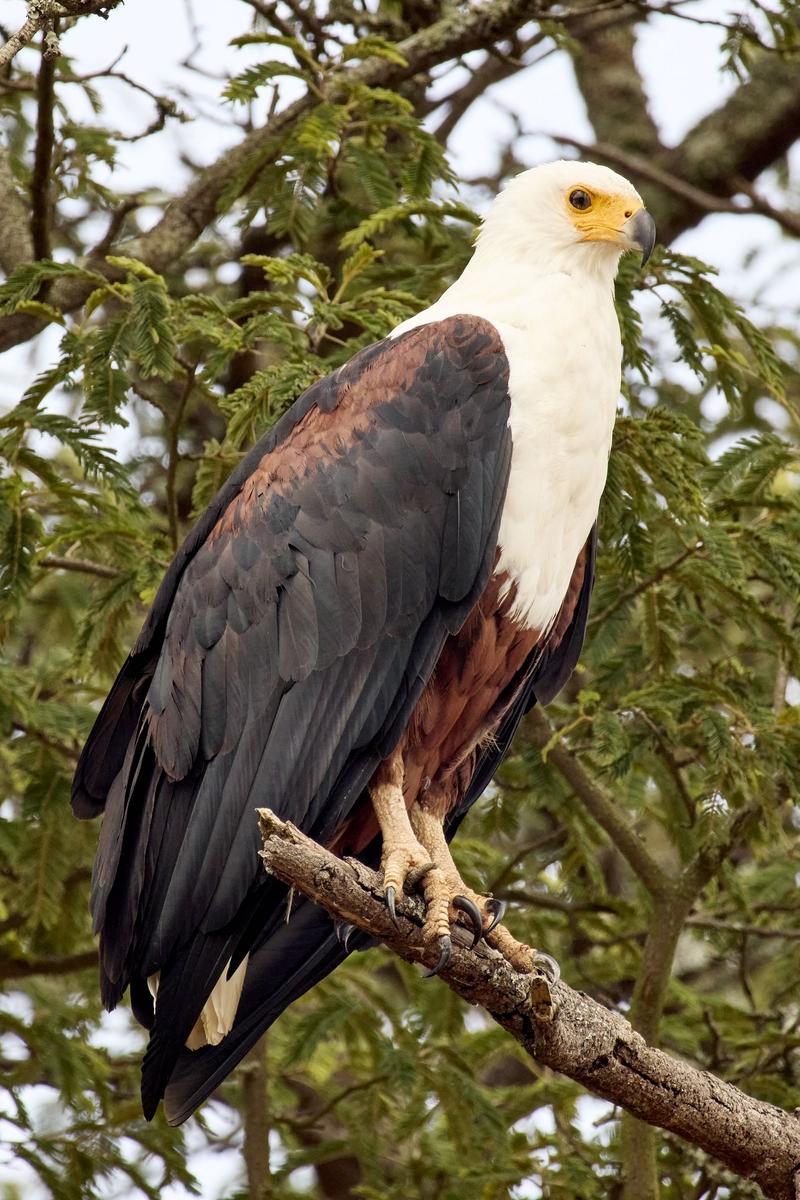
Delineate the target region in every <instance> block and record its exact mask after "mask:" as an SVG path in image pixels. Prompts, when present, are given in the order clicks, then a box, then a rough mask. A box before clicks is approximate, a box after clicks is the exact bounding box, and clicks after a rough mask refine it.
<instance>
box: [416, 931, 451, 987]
mask: <svg viewBox="0 0 800 1200" xmlns="http://www.w3.org/2000/svg"><path fill="white" fill-rule="evenodd" d="M452 953H453V943H452V942H451V941H450V937H449V935H448V934H445V936H444V937H440V938H439V961H438V962H437V964H436V966H435V967H434V968H433V970H432V971H425V972H423V975H422V978H423V979H433V977H434V975H438V974H439V972H440V971H443V970H444V969H445V967H446V966H447V964H448V963H449V962H450V956H451V955H452Z"/></svg>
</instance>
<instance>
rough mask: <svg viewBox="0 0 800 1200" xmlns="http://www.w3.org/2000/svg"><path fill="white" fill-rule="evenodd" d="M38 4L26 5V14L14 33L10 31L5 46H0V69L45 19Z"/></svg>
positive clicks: (22, 48) (21, 47) (25, 44)
mask: <svg viewBox="0 0 800 1200" xmlns="http://www.w3.org/2000/svg"><path fill="white" fill-rule="evenodd" d="M46 19H47V18H46V16H45V14H44V13H43V12H42V11H41V9H40V7H39V5H38V4H29V5H28V15H27V17H26V18H25V20H24V22H23V23H22V25H20V27H19V29H18V30H17V32H16V33H12V35H11V37H10V38H9V39H8V41H7V42H6V44H5V46H0V69H2V68H3V67H7V66H8V64H9V63H10V62H12V61H13V59H14V58H15V56H16V55H17V54H19V52H20V50H24V49H25V47H26V46H27V45H28V42H30V40H31V39H32V38H34V37H36V34H37V33H38V32H39V30H40V29H41V28H42V26H43V25H44V23H45V20H46Z"/></svg>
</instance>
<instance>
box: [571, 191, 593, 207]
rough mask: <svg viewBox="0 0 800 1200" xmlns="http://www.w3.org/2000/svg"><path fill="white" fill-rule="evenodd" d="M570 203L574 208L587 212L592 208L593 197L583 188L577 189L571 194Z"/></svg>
mask: <svg viewBox="0 0 800 1200" xmlns="http://www.w3.org/2000/svg"><path fill="white" fill-rule="evenodd" d="M569 202H570V204H571V205H572V207H573V208H577V209H579V210H580V211H581V212H585V211H586V209H587V208H591V207H592V197H591V196H590V195H589V193H588V192H585V191H584V190H583V188H575V191H574V192H570V194H569Z"/></svg>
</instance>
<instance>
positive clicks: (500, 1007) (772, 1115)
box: [260, 809, 800, 1200]
mask: <svg viewBox="0 0 800 1200" xmlns="http://www.w3.org/2000/svg"><path fill="white" fill-rule="evenodd" d="M260 816H261V822H262V833H263V835H264V850H263V852H262V857H263V859H264V862H265V865H266V868H267V870H268V871H269V872H270V873H271V874H273V875H275V876H276V877H277V878H278V879H281V880H283V881H284V882H285V883H289V884H291V885H292V886H294V887H295V888H297V889H298V891H300V892H302V893H303V894H304V895H306V896H309V897H310V898H311V899H312V900H314V901H316V902H317V903H318V904H321V905H322V906H323V907H324V908H326V909H327V910H328V912H329V913H331V915H332V916H333V917H335V918H337V919H339V920H344V921H349V922H352V923H353V924H355V925H357V926H358V927H359V928H360V929H363V930H365V931H366V932H367V933H369V934H371V935H372V936H373V937H376V938H379V939H380V940H381V941H383V942H384V943H385V944H386V945H387V946H388V947H389V949H390V950H392V951H393V952H394V953H396V954H397V955H398V956H399V957H400V958H403V959H405V960H406V961H407V962H413V963H420V962H424V963H426V964H427V965H429V966H430V965H432V964H433V962H434V960H435V958H436V951H435V950H434V949H432V948H431V947H430V946H427V945H426V944H425V943H424V942H423V941H422V936H421V928H422V923H423V919H424V914H423V910H422V904H421V901H419V900H418V899H417V898H416V897H403V898H402V900H401V902H400V904H399V909H398V912H399V920H398V925H397V927H395V926H394V925H393V924H392V921H391V918H390V917H389V914H388V911H387V909H386V905H385V903H384V901H383V893H382V888H381V882H380V876H379V875H377V874H376V873H375V872H374V871H370V870H369V869H368V868H367V867H365V866H363V865H362V864H361V863H356V862H352V861H350V860H348V861H343V860H341V859H339V858H336V856H335V855H333V854H331V853H330V851H328V850H325V849H324V848H322V847H321V846H318V845H316V843H314V842H312V841H311V840H310V839H309V838H307V837H305V835H304V834H302V833H300V832H299V830H297V829H295V828H294V826H292V825H290V824H289V823H288V822H283V821H280V820H279V819H278V818H277V817H275V815H274V814H273V813H271V812H269V811H268V810H266V809H262V810H260ZM442 978H443V979H444V981H445V982H446V983H447V985H448V986H449V987H450V988H451V989H452V990H453V991H454V992H455V993H456V994H457V995H459V996H461V997H462V999H464V1000H466V1001H468V1003H470V1004H478V1005H481V1006H482V1007H483V1008H485V1009H486V1010H487V1012H488V1013H489V1014H490V1016H491V1017H492V1018H493V1019H494V1020H495V1021H496V1022H497V1023H498V1024H499V1025H501V1026H502V1027H503V1028H504V1029H505V1030H506V1031H507V1032H508V1033H509V1034H510V1035H511V1036H512V1037H514V1038H515V1039H516V1040H517V1041H518V1042H519V1043H520V1045H521V1046H522V1047H523V1048H524V1049H525V1050H526V1051H527V1053H528V1054H530V1055H531V1057H532V1058H534V1059H536V1061H537V1062H539V1063H541V1064H542V1065H544V1066H547V1067H550V1068H552V1069H553V1070H555V1071H559V1072H561V1073H562V1074H564V1075H568V1076H569V1077H570V1078H571V1079H574V1080H576V1081H577V1082H578V1083H580V1084H581V1085H582V1086H583V1087H585V1088H587V1089H588V1090H589V1091H591V1092H594V1093H595V1094H596V1095H598V1096H601V1097H603V1099H605V1100H609V1101H611V1102H612V1103H614V1104H617V1105H619V1106H620V1107H621V1108H623V1109H625V1111H626V1112H629V1113H632V1114H633V1115H634V1116H636V1117H639V1118H640V1119H641V1120H643V1121H646V1122H647V1123H648V1124H651V1125H655V1126H658V1127H660V1128H662V1129H667V1130H670V1131H671V1132H672V1133H676V1134H677V1135H678V1136H679V1137H682V1138H684V1139H685V1140H686V1141H688V1142H690V1143H692V1144H693V1145H696V1146H699V1147H701V1148H702V1149H703V1150H705V1151H706V1152H707V1153H709V1154H712V1155H714V1156H715V1157H716V1158H718V1159H720V1161H721V1162H723V1163H725V1165H726V1166H727V1167H729V1168H730V1169H731V1170H733V1171H735V1172H736V1173H737V1174H738V1175H740V1176H742V1177H743V1178H746V1179H752V1180H754V1181H755V1182H756V1183H758V1184H759V1185H760V1187H761V1188H762V1189H763V1191H764V1194H765V1196H767V1197H768V1198H770V1200H797V1194H798V1188H799V1187H800V1121H798V1120H797V1119H796V1118H795V1117H794V1116H792V1115H790V1114H788V1113H785V1112H783V1111H782V1110H781V1109H779V1108H775V1107H774V1106H773V1105H771V1104H765V1103H763V1102H762V1101H759V1100H754V1099H752V1098H751V1097H749V1096H747V1095H745V1094H744V1093H743V1092H741V1091H739V1089H738V1088H736V1087H734V1086H733V1085H732V1084H729V1083H726V1082H725V1081H723V1080H721V1079H717V1078H715V1077H714V1076H713V1075H710V1074H709V1073H708V1072H706V1071H698V1070H697V1069H696V1068H694V1067H691V1066H689V1065H688V1064H687V1063H683V1062H679V1061H677V1060H675V1059H672V1058H670V1057H669V1056H668V1055H666V1054H664V1053H663V1052H662V1051H660V1050H656V1049H654V1048H653V1047H651V1046H648V1045H647V1043H646V1042H645V1041H644V1039H643V1038H642V1037H640V1036H639V1034H637V1033H635V1032H634V1030H633V1029H632V1028H631V1026H630V1025H629V1023H628V1022H627V1021H626V1020H624V1019H623V1018H622V1017H621V1016H620V1015H619V1014H618V1013H615V1012H611V1011H609V1010H607V1009H604V1008H603V1007H602V1006H601V1005H599V1004H597V1003H596V1002H595V1001H594V1000H592V999H591V998H590V997H589V996H586V995H583V994H582V993H580V992H575V991H573V990H572V988H570V987H568V986H567V985H566V984H565V983H558V984H555V985H553V986H552V988H551V991H552V999H553V1001H554V1008H555V1015H553V1013H552V1011H548V1010H547V1009H546V1008H544V1007H542V1006H541V1000H540V997H541V991H542V988H543V987H544V988H546V987H547V986H548V985H547V984H546V983H545V982H544V977H543V976H537V975H534V976H530V975H521V974H518V973H517V972H516V971H515V970H514V969H513V968H512V967H511V966H510V965H509V964H508V963H507V962H505V960H504V959H503V958H501V957H500V955H499V954H497V953H496V952H495V951H493V950H491V949H489V948H488V947H486V946H484V945H481V946H479V947H478V949H477V950H474V951H472V950H466V949H464V948H462V947H461V946H459V945H456V947H455V949H454V951H453V958H452V960H451V964H450V966H449V967H448V968H447V970H446V971H445V972H444V973H443V975H442Z"/></svg>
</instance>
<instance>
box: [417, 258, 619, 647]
mask: <svg viewBox="0 0 800 1200" xmlns="http://www.w3.org/2000/svg"><path fill="white" fill-rule="evenodd" d="M513 275H514V272H513V269H512V270H511V272H509V271H507V270H506V271H504V272H502V275H501V276H500V275H498V276H497V277H496V279H495V281H493V282H494V283H495V287H494V288H493V287H492V285H491V283H490V284H489V286H487V287H484V289H483V290H482V293H481V295H480V296H479V297H477V296H476V295H475V292H474V291H472V289H469V290H468V289H467V287H465V286H464V285H463V284H461V283H459V284H456V285H454V286H453V287H452V288H451V289H450V290H449V291H448V292H447V293H445V295H444V296H443V297H442V299H441V300H439V301H438V302H437V303H436V304H435V305H433V306H432V307H431V308H429V309H427V310H426V311H425V312H424V313H420V314H418V316H416V317H414V318H413V319H412V320H411V321H408V322H406V323H405V324H403V325H402V326H400V327H399V329H398V330H396V331H395V333H400V332H403V331H404V330H406V329H409V328H411V327H412V326H414V325H420V324H425V323H426V322H428V321H436V320H441V319H442V318H444V317H447V316H451V315H454V314H455V313H471V314H474V315H475V316H482V317H485V318H486V319H487V320H489V321H491V322H492V323H493V324H494V325H495V327H496V329H497V330H498V332H499V333H500V336H501V338H502V340H503V345H504V346H505V350H506V355H507V357H508V361H509V367H510V377H509V390H510V395H511V416H510V425H511V432H512V437H513V450H512V458H511V475H510V478H509V484H508V491H507V493H506V500H505V506H504V508H503V515H502V519H501V523H500V535H499V548H500V561H499V569H500V570H503V571H506V572H507V573H508V575H509V577H510V578H511V579H512V580H513V581H514V582H515V583H516V585H517V601H516V606H515V608H516V615H517V616H518V617H519V618H520V619H521V620H523V621H524V622H525V623H526V624H527V625H529V626H530V627H531V628H535V629H537V630H543V629H546V628H547V627H548V626H549V625H550V624H551V623H552V621H553V620H554V618H555V616H556V615H557V613H558V610H559V608H560V607H561V602H562V600H563V599H564V596H565V594H566V591H567V588H568V586H569V582H570V579H571V577H572V572H573V569H574V567H575V561H576V559H577V557H578V554H579V553H580V550H581V548H582V546H583V545H584V543H585V541H586V539H587V537H588V536H589V532H590V530H591V528H592V525H593V524H594V521H595V519H596V517H597V509H598V506H599V503H600V496H601V494H602V491H603V487H604V485H605V481H606V472H607V469H608V454H609V450H610V448H611V435H612V431H613V427H614V418H615V416H616V409H617V402H618V399H619V388H620V368H621V358H622V350H621V344H620V335H619V324H618V322H617V317H616V312H615V310H614V304H613V299H612V291H611V279H612V278H613V277H612V276H609V277H608V278H607V279H597V280H586V279H581V280H580V282H578V280H576V279H575V278H573V277H572V276H570V275H567V274H563V273H561V274H557V275H549V276H546V277H545V278H541V279H538V280H531V279H530V277H527V278H522V277H520V279H519V280H518V281H517V280H515V279H514V278H513ZM467 282H468V280H467V277H466V276H465V277H464V284H466V283H467ZM515 284H516V286H515Z"/></svg>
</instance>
